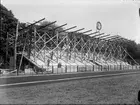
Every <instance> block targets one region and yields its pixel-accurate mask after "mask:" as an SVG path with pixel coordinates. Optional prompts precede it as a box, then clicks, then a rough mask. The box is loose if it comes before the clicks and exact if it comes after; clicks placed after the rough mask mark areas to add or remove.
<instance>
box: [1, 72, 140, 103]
mask: <svg viewBox="0 0 140 105" xmlns="http://www.w3.org/2000/svg"><path fill="white" fill-rule="evenodd" d="M138 90H140V73H137V74H131V75H120V76H111V77H101V78H91V79H82V80H74V81H65V82H57V83H51V84H36V85H30V86H21V87H13V88H12V87H11V88H3V89H0V104H3V103H5V104H34V103H35V104H93V103H97V104H111V103H120V104H123V103H125V104H138V101H137V93H138Z"/></svg>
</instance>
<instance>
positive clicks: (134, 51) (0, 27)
mask: <svg viewBox="0 0 140 105" xmlns="http://www.w3.org/2000/svg"><path fill="white" fill-rule="evenodd" d="M0 10H1V11H0V19H1V21H0V22H1V23H0V63H1V62H4V63H6V61H7V60H8V59H6V57H8V58H9V57H10V56H13V55H14V53H13V52H14V46H8V47H9V48H8V49H6V41H7V33H10V34H13V33H14V34H13V35H15V33H16V25H17V21H18V19H16V18H15V17H14V15H13V13H12V11H11V10H8V9H7V8H6V7H5V6H3V5H2V4H0ZM49 23H51V22H48V21H43V22H41V23H40V24H38V25H35V27H36V28H37V29H39V28H41V27H43V26H45V25H46V24H49ZM19 26H20V29H22V28H24V27H26V23H22V22H20V24H19ZM56 27H58V25H56V24H52V25H50V26H48V27H45V28H43V29H42V30H40V31H39V33H43V32H44V31H46V30H47V32H48V33H49V34H50V35H54V33H52V32H53V31H52V30H53V29H55V28H56ZM63 30H65V29H63V28H58V29H57V30H56V32H58V31H63ZM30 31H31V32H32V31H33V28H30ZM68 34H69V39H70V40H72V38H73V37H74V34H76V35H75V36H76V39H77V41H78V40H79V39H80V37H83V40H84V41H85V42H86V41H87V40H88V39H89V38H90V37H89V36H85V35H83V34H80V33H71V32H69V33H68ZM61 36H63V33H61V34H60V35H59V38H61ZM24 37H26V35H23V36H22V38H24ZM19 39H20V37H19ZM48 40H49V38H48ZM93 41H94V40H93ZM21 43H23V42H21ZM81 43H82V42H81ZM121 43H122V42H121ZM63 45H64V43H62V44H61V45H60V46H63ZM122 45H123V47H124V48H126V49H127V52H128V53H129V54H130V55H131V56H132V57H133V58H134V59H135V60H136V61H137V62H138V63H139V64H140V44H136V43H135V42H134V41H132V40H129V41H127V42H123V43H122ZM47 46H48V47H50V46H52V47H55V44H54V45H52V44H51V43H48V45H47ZM71 47H72V45H71ZM22 48H23V46H21V49H22ZM77 49H80V46H77ZM6 50H8V55H6ZM85 51H86V49H85ZM127 59H128V61H130V62H133V61H132V59H131V58H130V57H129V56H127Z"/></svg>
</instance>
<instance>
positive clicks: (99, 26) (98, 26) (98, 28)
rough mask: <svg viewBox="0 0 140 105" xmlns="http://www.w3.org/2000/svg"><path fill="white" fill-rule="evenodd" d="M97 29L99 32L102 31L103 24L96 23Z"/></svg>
mask: <svg viewBox="0 0 140 105" xmlns="http://www.w3.org/2000/svg"><path fill="white" fill-rule="evenodd" d="M96 29H97V30H101V29H102V24H101V22H99V21H98V22H97V23H96Z"/></svg>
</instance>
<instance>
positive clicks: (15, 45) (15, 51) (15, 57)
mask: <svg viewBox="0 0 140 105" xmlns="http://www.w3.org/2000/svg"><path fill="white" fill-rule="evenodd" d="M18 25H19V23H18V22H17V26H16V34H15V43H14V70H16V66H17V65H16V61H17V38H18ZM17 75H18V69H17Z"/></svg>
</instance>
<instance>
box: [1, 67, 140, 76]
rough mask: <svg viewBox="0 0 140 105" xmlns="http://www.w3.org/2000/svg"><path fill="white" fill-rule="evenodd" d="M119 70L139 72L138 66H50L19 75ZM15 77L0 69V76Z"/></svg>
mask: <svg viewBox="0 0 140 105" xmlns="http://www.w3.org/2000/svg"><path fill="white" fill-rule="evenodd" d="M121 70H140V66H139V65H133V66H132V65H101V66H97V65H62V66H61V67H59V68H58V66H55V65H52V66H49V67H47V68H46V69H43V68H36V69H34V68H26V69H25V70H24V71H20V72H19V75H38V74H42V75H44V74H64V73H76V72H106V71H121ZM5 75H6V76H15V75H16V70H14V71H12V70H9V69H0V76H5Z"/></svg>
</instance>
